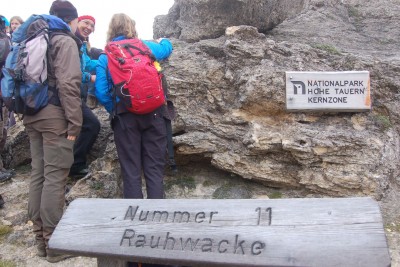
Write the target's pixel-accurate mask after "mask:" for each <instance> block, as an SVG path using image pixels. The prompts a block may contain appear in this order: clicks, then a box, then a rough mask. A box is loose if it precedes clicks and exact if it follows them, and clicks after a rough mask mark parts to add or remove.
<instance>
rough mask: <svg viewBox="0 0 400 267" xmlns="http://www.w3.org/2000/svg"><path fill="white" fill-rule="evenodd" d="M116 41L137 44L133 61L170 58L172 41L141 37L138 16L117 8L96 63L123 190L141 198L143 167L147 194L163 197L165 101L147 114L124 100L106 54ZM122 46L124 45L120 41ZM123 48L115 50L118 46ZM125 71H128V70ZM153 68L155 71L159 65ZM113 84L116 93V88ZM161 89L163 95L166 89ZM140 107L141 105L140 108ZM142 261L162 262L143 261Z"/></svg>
mask: <svg viewBox="0 0 400 267" xmlns="http://www.w3.org/2000/svg"><path fill="white" fill-rule="evenodd" d="M118 42H122V43H124V44H123V46H124V47H125V48H126V47H128V46H129V45H131V46H133V47H134V48H135V49H133V50H129V51H128V50H127V51H125V50H124V53H125V52H126V55H128V54H130V53H133V54H134V53H136V54H139V52H138V50H139V51H140V54H141V55H142V58H141V59H140V60H139V59H138V60H136V61H135V60H132V57H131V58H130V61H128V60H127V61H126V62H129V63H132V62H136V63H140V61H142V60H143V61H146V60H149V58H150V57H153V58H154V60H163V59H166V58H168V57H169V56H170V54H171V53H172V44H171V42H170V41H169V40H168V39H161V40H159V42H148V41H141V40H139V39H138V34H137V32H136V27H135V21H134V20H133V19H131V18H130V17H129V16H127V15H126V14H122V13H120V14H114V15H113V16H112V18H111V21H110V24H109V28H108V32H107V45H106V53H107V55H101V56H100V58H99V63H98V65H97V67H96V84H95V85H96V86H95V92H96V97H97V99H98V100H99V102H100V103H101V104H102V105H103V106H104V107H105V108H106V110H107V111H108V112H109V113H110V114H111V116H112V120H111V126H112V129H113V131H114V140H115V145H116V148H117V153H118V157H119V161H120V165H121V174H122V178H123V196H124V198H130V199H132V198H143V193H142V178H141V173H142V170H143V174H144V177H145V180H146V191H147V198H149V199H162V198H164V186H163V178H164V167H165V162H166V159H165V151H166V147H167V133H166V126H165V122H164V118H163V115H162V114H163V109H164V108H165V105H164V103H161V105H159V106H158V107H157V108H156V109H155V110H151V111H150V112H148V113H145V114H136V113H134V112H131V111H132V108H135V107H133V106H129V104H128V103H127V102H126V100H124V101H123V100H122V97H123V96H124V94H125V93H126V92H125V91H123V90H124V88H123V87H122V86H125V84H126V81H125V82H123V84H122V85H121V84H119V83H118V81H117V79H116V78H117V77H118V76H119V75H120V74H121V73H115V72H117V71H118V69H110V67H111V65H110V64H111V62H110V60H115V58H114V59H113V58H111V57H110V58H109V55H108V54H109V51H111V49H112V48H111V47H112V46H113V45H114V46H118V45H119V44H118ZM118 47H119V48H121V46H118ZM119 48H116V49H115V50H119ZM137 48H139V49H137ZM116 52H117V51H116ZM149 52H151V55H148V54H150V53H149ZM117 60H118V61H120V62H121V63H122V64H124V61H125V59H124V58H117ZM129 63H128V64H129ZM153 63H154V62H153ZM113 66H115V65H113ZM123 68H125V67H123ZM147 70H149V69H147ZM151 70H153V69H151ZM114 71H115V72H114ZM153 71H154V70H153ZM143 72H144V71H143ZM127 73H128V75H129V73H130V72H127ZM155 73H156V74H157V71H155ZM110 75H111V76H110ZM141 75H145V74H144V73H140V70H138V73H136V74H135V75H134V76H133V77H132V76H131V77H132V80H130V81H129V83H133V84H134V83H135V77H136V80H140V79H139V78H138V77H139V76H140V78H143V76H141ZM149 79H150V77H149ZM149 79H145V81H146V82H149ZM113 83H117V84H116V85H118V86H115V87H114V85H115V84H113ZM113 87H114V89H115V93H113V90H112V89H113ZM139 87H140V86H139ZM160 87H161V86H160ZM151 89H154V88H151ZM118 90H120V91H118ZM149 90H150V89H149ZM161 90H162V88H161ZM117 92H118V94H119V93H122V94H123V95H119V96H118V97H117V96H115V94H116V93H117ZM161 95H162V97H164V93H163V92H162V94H161ZM131 98H132V97H131V96H130V95H128V96H127V98H126V99H127V100H128V101H130V100H129V99H131ZM164 102H165V100H164ZM140 108H141V107H138V109H140ZM128 109H129V110H131V111H129V110H128ZM129 266H137V264H136V263H129ZM142 266H158V265H146V264H142Z"/></svg>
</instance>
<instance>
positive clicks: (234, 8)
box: [154, 0, 306, 42]
mask: <svg viewBox="0 0 400 267" xmlns="http://www.w3.org/2000/svg"><path fill="white" fill-rule="evenodd" d="M305 2H306V1H305V0H196V1H186V0H175V4H174V6H173V7H172V8H171V10H170V12H169V14H168V15H167V16H159V17H157V18H156V20H155V23H154V25H155V27H154V35H155V36H157V37H175V38H179V39H181V40H185V41H189V42H195V41H199V40H201V39H209V38H216V37H219V36H221V35H223V34H224V32H225V29H226V27H229V26H236V25H252V26H254V27H257V28H258V29H259V30H260V31H261V32H266V31H268V30H270V29H272V28H273V27H274V26H275V25H278V24H279V23H281V22H282V21H284V20H285V19H286V18H288V17H293V16H295V15H296V14H298V13H299V12H300V11H301V10H302V9H303V7H304V4H305Z"/></svg>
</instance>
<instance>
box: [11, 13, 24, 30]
mask: <svg viewBox="0 0 400 267" xmlns="http://www.w3.org/2000/svg"><path fill="white" fill-rule="evenodd" d="M22 23H24V21H23V20H22V18H21V17H20V16H14V17H12V18H11V19H10V26H11V31H13V32H14V31H15V30H16V29H17V28H18V27H19V26H21V24H22Z"/></svg>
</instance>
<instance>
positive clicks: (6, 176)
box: [0, 170, 15, 183]
mask: <svg viewBox="0 0 400 267" xmlns="http://www.w3.org/2000/svg"><path fill="white" fill-rule="evenodd" d="M14 175H15V172H13V171H8V170H3V171H0V183H2V182H5V181H8V180H10V179H11V178H12V177H13V176H14Z"/></svg>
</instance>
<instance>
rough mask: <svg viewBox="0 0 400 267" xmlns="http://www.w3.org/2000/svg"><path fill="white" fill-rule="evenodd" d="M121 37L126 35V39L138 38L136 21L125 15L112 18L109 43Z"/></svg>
mask: <svg viewBox="0 0 400 267" xmlns="http://www.w3.org/2000/svg"><path fill="white" fill-rule="evenodd" d="M120 35H124V36H125V37H126V38H137V37H138V34H137V31H136V23H135V21H134V20H133V19H131V18H130V17H129V16H128V15H126V14H123V13H119V14H114V15H113V16H112V18H111V21H110V24H109V26H108V32H107V42H110V41H112V39H114V38H115V37H118V36H120Z"/></svg>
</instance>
